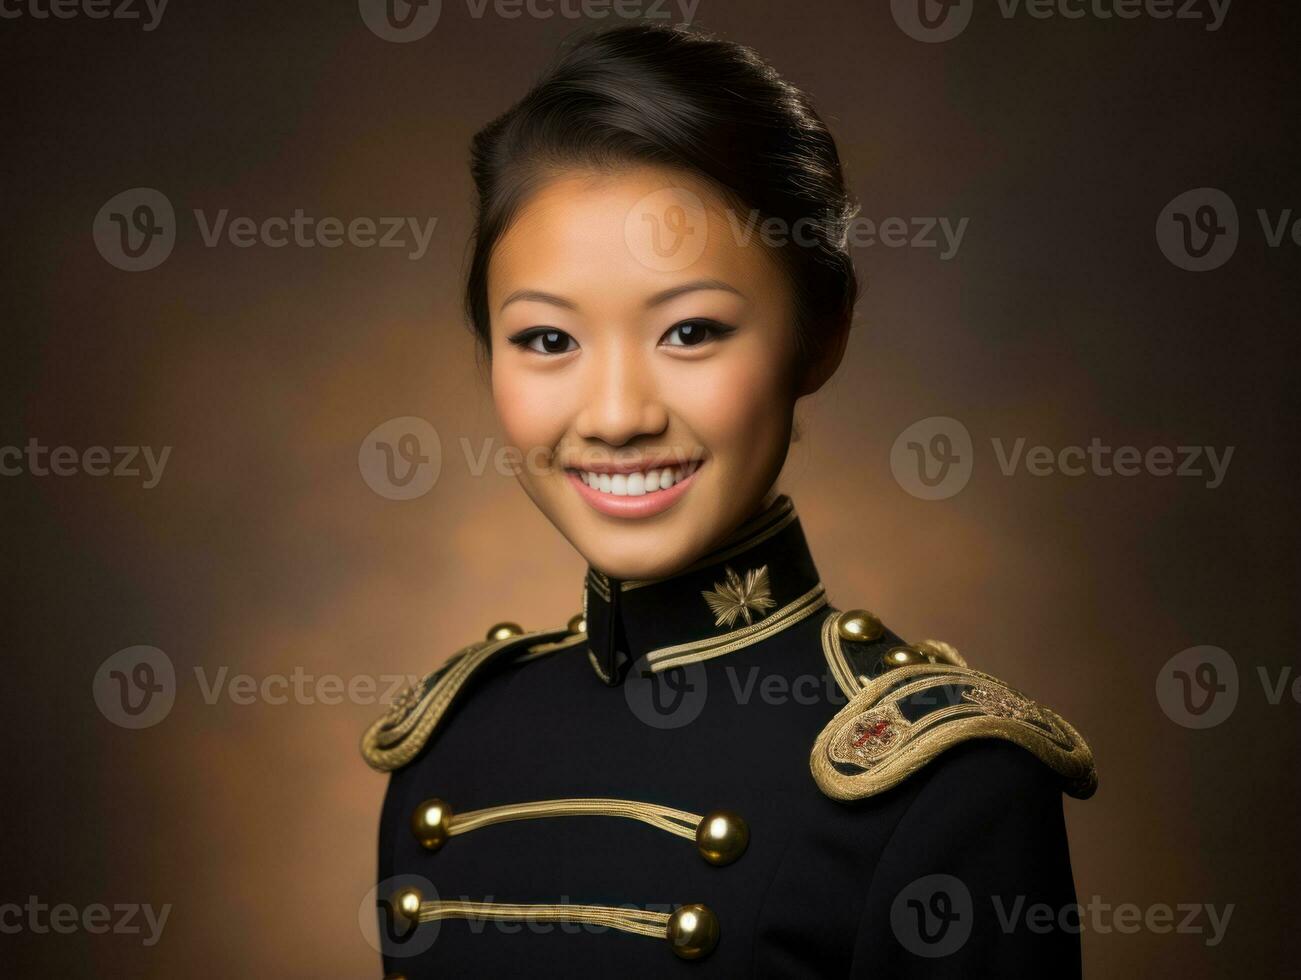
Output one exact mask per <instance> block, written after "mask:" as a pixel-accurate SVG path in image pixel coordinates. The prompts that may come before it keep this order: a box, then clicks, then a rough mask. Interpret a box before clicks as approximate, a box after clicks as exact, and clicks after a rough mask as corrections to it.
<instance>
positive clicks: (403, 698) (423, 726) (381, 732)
mask: <svg viewBox="0 0 1301 980" xmlns="http://www.w3.org/2000/svg"><path fill="white" fill-rule="evenodd" d="M514 629H515V630H516V632H513V633H511V634H510V635H504V634H503V633H499V632H498V630H497V628H494V629H493V630H492V631H490V633H489V635H490V636H494V637H495V638H493V639H488V640H480V641H479V642H478V643H471V644H470V645H469V646H467V647H463V648H462V649H460V650H459V651H457V652H456V653H455V654H453V655H452V656H451V657H450V658H449V659H448V661H447V662H446V663H445V664H443V665H442V666H441V667H439V668H438V669H437V670H434V671H432V672H430V673H428V674H426V675H425V676H424V677H423V678H422V679H421V680H420V681H419V682H418V683H416V684H414V685H412V686H409V687H408V688H407V689H406V690H405V691H403V692H402V693H401V694H400V695H399V696H398V697H397V698H396V699H395V700H394V701H393V703H392V704H391V705H390V706H389V709H388V711H387V712H385V714H384V716H383V717H382V718H380V719H378V720H377V721H376V722H375V723H374V724H372V725H371V726H370V727H369V728H367V729H366V733H365V734H364V735H363V736H362V739H361V755H362V758H363V759H365V760H366V764H367V765H368V766H370V767H371V768H372V769H375V770H377V771H378V772H392V771H393V770H395V769H401V768H402V767H403V766H405V765H406V764H407V763H408V762H410V761H411V760H412V759H414V758H415V757H416V755H417V754H418V753H419V752H420V750H421V749H423V748H424V747H425V745H426V744H427V743H428V741H429V739H430V737H431V736H432V735H433V733H434V731H435V730H436V729H437V728H438V725H439V722H441V721H442V719H443V716H444V715H446V714H447V709H448V708H450V707H451V706H452V704H453V703H454V702H455V701H456V699H457V698H458V697H459V696H460V695H461V694H462V692H463V691H464V690H465V689H466V686H467V683H468V682H469V680H470V678H471V677H473V676H474V675H475V674H477V673H478V672H479V671H481V670H483V668H485V667H486V666H488V665H489V664H492V663H503V662H508V661H509V662H512V663H519V662H522V661H524V660H531V659H533V658H535V657H538V656H542V655H544V654H547V653H554V652H555V651H557V650H561V649H565V648H567V647H569V646H572V645H573V644H575V643H577V642H580V641H582V640H584V639H586V637H587V634H586V633H581V632H580V633H574V632H572V631H571V630H569V629H568V628H565V627H561V628H559V629H551V630H539V631H537V632H534V633H524V632H522V631H518V630H519V628H518V627H515V628H514Z"/></svg>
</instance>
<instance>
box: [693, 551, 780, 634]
mask: <svg viewBox="0 0 1301 980" xmlns="http://www.w3.org/2000/svg"><path fill="white" fill-rule="evenodd" d="M700 594H701V595H702V596H704V597H705V601H706V602H707V603H709V609H710V611H711V612H712V613H713V614H714V625H715V626H726V627H727V628H728V629H731V628H732V627H733V626H735V625H736V620H737V617H738V616H739V617H741V618H743V619H744V620H745V625H746V626H749V625H750V624H751V623H753V622H754V617H755V615H759V614H762V613H765V612H767V611H768V610H769V609H771V608H772V607H773V606H775V605H777V602H776V601H775V600H774V599H773V597H772V588H771V587H770V586H769V584H768V566H767V565H760V566H759V567H758V568H752V569H750V570H749V571H748V572H746V573H745V578H744V579H742V578H741V576H739V575H737V574H736V572H734V571H733V570H732V566H731V565H728V566H726V567H725V568H724V569H723V581H721V582H715V583H714V587H713V588H712V589H706V590H705V591H703V592H701V593H700Z"/></svg>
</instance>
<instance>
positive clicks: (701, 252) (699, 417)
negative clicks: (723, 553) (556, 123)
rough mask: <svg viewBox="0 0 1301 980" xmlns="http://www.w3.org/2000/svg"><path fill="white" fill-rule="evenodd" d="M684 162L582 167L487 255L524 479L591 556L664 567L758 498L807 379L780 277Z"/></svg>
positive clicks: (609, 565) (606, 565)
mask: <svg viewBox="0 0 1301 980" xmlns="http://www.w3.org/2000/svg"><path fill="white" fill-rule="evenodd" d="M725 207H726V205H725V204H724V203H723V201H722V200H721V198H719V197H718V196H717V195H716V194H715V193H714V192H713V191H712V190H711V189H710V187H709V186H708V185H707V184H705V183H703V182H701V181H698V180H696V179H693V178H691V177H689V176H687V175H684V174H681V173H679V172H676V171H671V170H664V169H658V168H650V167H644V168H637V169H631V170H628V171H625V172H621V173H618V174H607V175H596V174H589V173H586V172H582V173H579V172H575V173H571V174H567V175H564V176H560V177H557V178H554V179H552V180H551V181H549V182H548V183H546V184H544V185H543V186H542V187H541V188H540V189H539V190H537V191H536V192H535V193H534V194H533V196H532V197H531V198H530V199H529V201H528V202H527V204H526V205H525V207H524V208H523V209H522V210H521V211H520V213H519V214H518V215H517V217H516V218H515V220H514V222H513V224H512V225H511V226H510V228H509V229H508V230H507V232H506V233H505V234H504V235H503V236H502V238H501V239H500V241H499V242H498V244H497V246H496V248H495V249H494V250H493V253H492V261H491V265H490V269H489V274H488V303H489V309H490V311H491V338H492V390H493V398H494V400H495V402H496V406H497V413H498V416H499V418H500V420H501V423H502V427H503V429H504V430H505V434H506V438H507V440H508V441H509V442H510V443H511V444H512V445H513V446H515V447H516V448H517V449H518V450H519V451H520V452H521V453H522V454H523V456H524V458H525V460H526V463H525V464H524V466H523V467H522V470H521V472H520V476H519V479H520V483H521V484H522V485H523V487H524V490H525V491H526V492H527V493H528V495H529V497H531V498H532V500H533V502H534V503H535V504H537V506H538V507H539V509H541V510H542V512H543V513H544V514H545V515H546V516H547V518H548V519H549V520H550V521H551V522H552V523H553V524H554V525H555V526H556V527H557V528H558V529H559V530H560V532H561V533H562V534H564V536H565V537H566V538H567V539H568V540H569V541H570V543H571V544H573V546H574V547H575V548H576V549H577V550H578V551H579V553H580V554H581V555H582V556H583V557H584V558H585V559H586V560H587V561H588V563H589V564H591V565H592V566H593V567H595V568H597V569H599V570H601V571H603V572H605V573H606V574H608V575H611V576H613V577H615V578H635V579H646V578H660V577H663V576H665V575H670V574H673V573H674V572H676V571H678V570H680V569H681V568H683V567H685V566H686V565H688V564H690V563H691V562H692V561H694V560H695V559H696V558H698V557H700V556H701V555H703V554H704V553H705V552H707V551H709V550H710V549H711V548H712V547H714V546H715V545H716V544H718V543H719V542H720V541H721V540H722V539H723V538H724V537H726V536H727V535H728V534H729V533H730V532H731V531H732V530H733V529H735V528H736V527H737V526H738V525H739V524H740V523H741V522H742V521H744V520H745V519H746V518H748V517H749V516H751V515H752V514H753V513H754V512H755V511H756V510H757V509H758V508H759V507H760V506H761V505H762V504H763V503H764V501H765V499H766V497H767V495H768V493H769V491H770V489H771V488H772V486H773V483H774V482H775V480H776V479H777V475H778V473H779V472H780V470H781V467H782V464H783V462H784V461H785V458H786V452H787V449H788V447H789V444H790V435H791V422H792V416H793V409H794V404H795V399H796V394H797V390H798V389H799V384H798V379H797V377H796V375H797V372H796V363H797V354H796V337H795V325H794V312H793V303H792V297H791V290H790V286H789V284H788V279H787V277H786V276H785V274H784V273H783V272H782V271H781V269H780V268H779V266H778V265H777V264H776V262H775V259H774V257H773V256H772V254H771V253H770V252H769V251H768V250H767V249H766V248H765V247H764V246H762V244H761V243H760V241H759V239H758V237H757V235H756V234H751V236H750V237H749V239H748V240H747V238H746V234H745V233H746V230H747V229H746V227H745V222H744V216H741V217H738V216H737V214H736V213H735V212H732V213H731V215H730V216H729V215H728V214H726V213H724V210H723V209H724V208H725Z"/></svg>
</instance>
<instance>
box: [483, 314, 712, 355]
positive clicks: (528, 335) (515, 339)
mask: <svg viewBox="0 0 1301 980" xmlns="http://www.w3.org/2000/svg"><path fill="white" fill-rule="evenodd" d="M685 326H701V327H704V328H705V331H706V333H705V339H704V340H702V341H700V342H699V343H697V344H666V343H664V338H665V337H668V336H670V335H671V334H672V333H673V332H674V331H676V330H680V329H681V328H682V327H685ZM735 330H736V328H735V327H729V326H727V325H726V324H723V323H719V322H718V321H717V320H710V319H708V318H707V317H690V318H688V319H686V320H680V321H678V322H677V323H675V324H673V326H671V327H669V329H668V330H666V331H665V332H664V337H661V338H660V344H661V345H662V346H665V347H681V348H684V349H691V348H694V347H703V346H705V345H706V344H709V343H712V342H715V341H718V340H721V339H723V338H724V337H726V336H728V335H729V334H731V333H732V332H734V331H735ZM548 334H556V335H558V336H559V337H563V338H565V339H566V340H568V341H569V342H570V343H571V344H574V346H572V347H567V348H566V349H565V350H558V351H548V350H539V349H538V348H537V347H534V346H533V343H534V341H536V340H538V339H540V338H542V337H545V336H547V335H548ZM507 340H509V341H510V343H512V344H514V345H515V346H516V347H519V348H520V349H521V350H530V351H533V353H535V354H541V355H542V356H544V357H556V356H559V355H560V354H568V353H569V352H570V351H572V350H576V349H577V344H576V343H574V338H573V337H571V336H570V335H569V334H567V333H566V332H565V331H563V330H559V329H557V328H555V327H529V328H528V329H527V330H521V331H520V332H519V333H517V334H514V335H513V336H511V337H508V338H507Z"/></svg>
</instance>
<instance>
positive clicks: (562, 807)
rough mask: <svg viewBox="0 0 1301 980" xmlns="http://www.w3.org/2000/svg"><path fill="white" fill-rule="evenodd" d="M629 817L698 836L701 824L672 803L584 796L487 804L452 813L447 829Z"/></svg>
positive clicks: (457, 830) (679, 833) (457, 831)
mask: <svg viewBox="0 0 1301 980" xmlns="http://www.w3.org/2000/svg"><path fill="white" fill-rule="evenodd" d="M583 816H601V817H627V818H629V819H631V820H640V821H641V822H642V823H645V824H649V825H650V826H652V827H655V828H657V829H659V830H663V831H667V832H668V833H670V834H676V835H677V836H679V837H685V838H686V839H687V840H691V841H694V840H695V839H696V828H697V827H698V826H699V825H700V821H701V819H702V818H701V817H700V815H699V814H695V813H688V812H687V811H686V810H674V809H672V808H671V807H667V806H659V805H658V804H655V803H643V802H641V801H640V800H611V799H600V798H591V797H583V798H577V799H566V800H537V801H534V802H531V803H511V804H507V805H504V806H493V807H486V808H485V809H482V810H468V811H466V812H465V813H454V814H452V818H451V820H450V821H449V822H448V827H447V833H448V836H450V837H455V836H456V835H457V834H468V833H469V832H470V831H472V830H478V829H479V828H480V827H488V826H491V825H492V824H495V823H505V822H507V821H509V820H536V819H538V818H539V817H583Z"/></svg>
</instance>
